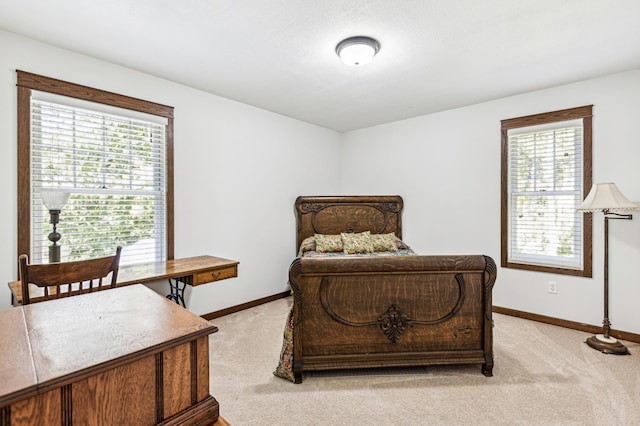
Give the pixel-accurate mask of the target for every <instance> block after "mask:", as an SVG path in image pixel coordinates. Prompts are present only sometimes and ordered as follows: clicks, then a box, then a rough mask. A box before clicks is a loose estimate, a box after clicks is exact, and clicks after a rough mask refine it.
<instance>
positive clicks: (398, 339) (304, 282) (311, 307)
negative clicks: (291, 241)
mask: <svg viewBox="0 0 640 426" xmlns="http://www.w3.org/2000/svg"><path fill="white" fill-rule="evenodd" d="M289 279H290V284H291V288H292V289H293V294H294V307H293V315H294V328H293V349H294V355H293V372H294V377H295V381H296V383H300V382H301V381H302V373H303V372H304V371H310V370H330V369H344V368H371V367H383V366H385V367H391V366H415V365H443V364H482V373H483V374H484V375H485V376H491V375H492V368H493V334H492V326H493V321H492V318H491V290H492V287H493V284H494V282H495V279H496V267H495V263H494V262H493V260H492V259H491V258H490V257H487V256H480V255H478V256H409V257H389V258H380V257H377V258H365V257H355V258H309V259H306V258H297V259H295V260H294V261H293V263H292V264H291V268H290V271H289Z"/></svg>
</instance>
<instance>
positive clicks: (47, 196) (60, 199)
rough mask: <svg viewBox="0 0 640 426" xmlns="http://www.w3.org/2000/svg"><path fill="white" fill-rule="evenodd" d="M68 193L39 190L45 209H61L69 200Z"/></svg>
mask: <svg viewBox="0 0 640 426" xmlns="http://www.w3.org/2000/svg"><path fill="white" fill-rule="evenodd" d="M69 195H70V194H69V192H67V191H60V190H53V189H46V190H45V189H43V190H42V191H41V192H40V199H42V204H44V206H45V207H46V208H47V210H62V208H63V207H64V206H65V204H67V200H69Z"/></svg>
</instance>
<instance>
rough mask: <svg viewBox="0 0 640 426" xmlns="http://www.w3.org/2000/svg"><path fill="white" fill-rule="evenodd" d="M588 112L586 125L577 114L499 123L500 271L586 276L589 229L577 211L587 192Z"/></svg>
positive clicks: (588, 153)
mask: <svg viewBox="0 0 640 426" xmlns="http://www.w3.org/2000/svg"><path fill="white" fill-rule="evenodd" d="M583 108H584V107H583ZM588 108H589V110H588V118H589V120H588V121H587V120H585V117H582V116H581V117H580V118H574V117H573V115H576V113H577V112H579V113H578V115H584V114H585V113H586V111H584V110H582V109H577V110H578V111H574V110H565V111H558V112H556V113H548V114H542V115H537V116H529V117H523V118H520V119H511V120H504V121H503V122H502V124H503V129H502V130H503V141H502V143H503V190H502V192H503V194H502V203H503V217H502V250H503V253H502V257H503V259H502V260H503V262H502V263H503V266H505V267H517V268H522V269H533V270H540V271H549V272H559V273H567V274H573V275H585V274H588V275H589V276H590V274H591V260H590V253H591V233H590V223H589V226H588V230H586V229H587V226H586V223H585V222H586V221H587V217H588V216H587V215H585V214H583V213H580V212H577V211H576V208H577V207H578V206H579V205H580V204H581V203H582V200H583V199H584V195H585V188H589V187H590V186H591V176H590V170H591V148H590V147H591V139H590V135H591V128H590V118H591V107H588ZM571 111H573V113H571ZM568 118H569V119H568ZM514 120H515V121H514ZM532 123H536V124H532ZM538 123H542V124H538ZM586 126H588V128H586ZM587 135H588V140H586V138H585V136H587ZM585 147H587V148H586V149H585ZM589 218H590V216H589ZM585 254H587V255H586V256H585Z"/></svg>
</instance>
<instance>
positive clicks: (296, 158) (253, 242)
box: [0, 31, 341, 314]
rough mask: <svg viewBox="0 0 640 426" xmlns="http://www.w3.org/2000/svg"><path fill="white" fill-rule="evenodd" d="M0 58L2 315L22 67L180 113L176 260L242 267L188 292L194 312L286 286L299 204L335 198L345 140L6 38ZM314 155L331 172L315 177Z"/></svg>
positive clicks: (10, 263)
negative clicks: (202, 258)
mask: <svg viewBox="0 0 640 426" xmlns="http://www.w3.org/2000/svg"><path fill="white" fill-rule="evenodd" d="M0 52H1V54H0V153H1V155H0V189H1V191H0V194H1V198H2V208H1V209H0V235H2V236H3V244H1V245H0V309H2V308H7V307H9V306H10V292H9V289H8V287H7V285H6V284H5V283H7V282H9V281H11V280H15V279H16V278H17V267H16V265H17V230H16V223H17V211H16V209H17V201H16V197H17V169H16V167H17V165H16V163H17V160H16V152H17V149H16V134H17V130H16V120H17V118H16V87H15V84H16V76H15V70H16V69H21V70H24V71H28V72H33V73H36V74H42V75H46V76H49V77H53V78H58V79H61V80H66V81H70V82H73V83H78V84H83V85H87V86H92V87H96V88H99V89H103V90H108V91H112V92H116V93H121V94H125V95H129V96H133V97H137V98H141V99H145V100H149V101H152V102H158V103H161V104H165V105H171V106H173V107H175V239H176V241H175V255H176V257H186V256H194V255H200V254H211V255H216V256H220V257H225V258H229V259H235V260H238V261H240V266H239V276H238V278H235V279H229V280H224V281H220V282H217V283H213V284H208V285H203V286H198V287H196V288H194V289H189V291H188V292H187V304H188V306H189V308H190V309H191V310H192V311H193V312H195V313H197V314H205V313H209V312H214V311H216V310H219V309H224V308H227V307H230V306H235V305H238V304H241V303H244V302H248V301H252V300H256V299H259V298H261V297H265V296H270V295H273V294H276V293H280V292H282V291H285V290H286V289H287V285H286V283H287V271H288V267H289V264H290V262H291V260H292V259H293V256H294V255H295V226H294V224H295V217H294V213H293V203H294V200H295V198H296V197H297V196H298V195H303V194H305V195H309V194H333V193H336V192H337V191H338V189H339V187H340V175H339V172H340V167H339V162H338V160H339V156H340V138H341V135H340V134H339V133H337V132H334V131H330V130H327V129H324V128H320V127H317V126H313V125H310V124H307V123H303V122H301V121H298V120H293V119H290V118H287V117H284V116H281V115H278V114H274V113H271V112H268V111H264V110H261V109H258V108H253V107H250V106H247V105H244V104H241V103H238V102H233V101H230V100H228V99H225V98H221V97H218V96H214V95H211V94H207V93H204V92H201V91H198V90H194V89H191V88H188V87H185V86H182V85H178V84H175V83H171V82H168V81H166V80H162V79H159V78H156V77H153V76H150V75H146V74H142V73H139V72H136V71H132V70H130V69H126V68H123V67H119V66H116V65H113V64H109V63H105V62H101V61H98V60H95V59H93V58H90V57H87V56H82V55H78V54H75V53H72V52H70V51H66V50H62V49H58V48H54V47H51V46H48V45H45V44H42V43H38V42H34V41H32V40H29V39H26V38H22V37H19V36H16V35H14V34H11V33H8V32H4V31H0ZM311 158H313V159H314V160H315V161H320V162H322V163H323V164H325V165H335V172H334V173H323V174H322V177H316V174H314V173H309V162H308V160H309V159H311ZM63 225H64V224H63V223H61V224H60V230H61V232H62V233H63V234H64V226H63ZM153 287H154V288H158V287H160V288H161V289H160V291H162V292H166V290H167V284H166V283H158V285H154V286H153Z"/></svg>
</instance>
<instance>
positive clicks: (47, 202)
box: [40, 189, 70, 263]
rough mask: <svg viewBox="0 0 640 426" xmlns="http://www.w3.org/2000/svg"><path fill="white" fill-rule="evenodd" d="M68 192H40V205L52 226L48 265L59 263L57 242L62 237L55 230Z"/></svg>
mask: <svg viewBox="0 0 640 426" xmlns="http://www.w3.org/2000/svg"><path fill="white" fill-rule="evenodd" d="M69 195H70V194H69V192H67V191H62V190H55V189H43V190H42V191H40V199H41V200H42V204H44V206H45V207H46V209H47V210H49V223H50V224H52V225H53V231H52V232H51V233H50V234H49V236H48V238H49V241H51V243H52V244H51V245H50V246H49V263H56V262H60V246H59V245H58V241H59V240H60V238H61V237H62V235H60V233H59V232H58V230H57V225H58V222H60V212H61V211H62V209H63V208H64V206H65V204H67V200H68V199H69Z"/></svg>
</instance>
